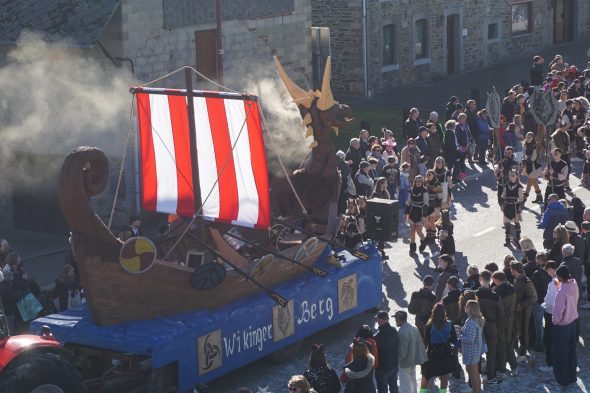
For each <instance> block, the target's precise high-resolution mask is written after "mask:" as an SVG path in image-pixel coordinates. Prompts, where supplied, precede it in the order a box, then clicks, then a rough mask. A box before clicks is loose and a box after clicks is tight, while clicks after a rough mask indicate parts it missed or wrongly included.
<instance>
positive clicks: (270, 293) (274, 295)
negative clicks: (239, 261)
mask: <svg viewBox="0 0 590 393" xmlns="http://www.w3.org/2000/svg"><path fill="white" fill-rule="evenodd" d="M187 235H189V236H190V237H191V238H192V239H193V240H195V241H196V242H198V243H199V244H200V245H201V246H203V248H205V249H206V250H207V251H209V252H211V253H212V254H214V255H215V256H216V257H217V258H219V259H221V260H222V261H224V262H225V263H227V264H228V265H229V266H231V267H232V268H233V269H234V270H235V271H236V272H238V273H239V274H241V275H242V276H244V277H246V279H247V280H248V281H250V282H252V284H254V285H256V286H257V287H258V288H260V289H262V290H263V291H264V292H265V293H266V294H267V295H268V296H269V297H270V298H271V299H272V300H274V301H275V302H277V304H279V305H280V306H282V307H287V304H288V303H289V302H288V301H287V299H285V298H284V297H282V296H281V295H279V294H278V293H276V292H274V291H272V290H270V289H268V288H266V287H265V286H263V285H262V284H261V283H259V282H258V281H256V280H255V279H253V278H252V277H250V275H249V274H248V273H246V272H245V271H243V270H240V268H238V267H237V266H236V265H235V264H233V263H231V262H230V261H228V260H227V259H226V258H224V257H223V256H222V255H221V254H220V253H218V252H217V250H215V249H214V248H212V247H210V246H209V245H207V244H205V242H204V241H202V240H200V239H198V238H197V237H196V236H192V235H190V234H187Z"/></svg>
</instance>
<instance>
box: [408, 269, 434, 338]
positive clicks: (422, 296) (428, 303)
mask: <svg viewBox="0 0 590 393" xmlns="http://www.w3.org/2000/svg"><path fill="white" fill-rule="evenodd" d="M422 285H423V287H422V288H420V290H418V291H416V292H412V296H411V297H410V304H409V305H408V312H409V313H410V314H413V315H415V316H416V327H417V328H418V331H419V332H420V337H424V329H425V328H426V322H428V318H430V314H431V313H432V307H433V306H434V304H435V303H436V297H435V296H434V293H433V292H432V287H433V285H434V278H432V276H431V275H427V276H425V277H424V279H422Z"/></svg>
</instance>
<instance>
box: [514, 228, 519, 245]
mask: <svg viewBox="0 0 590 393" xmlns="http://www.w3.org/2000/svg"><path fill="white" fill-rule="evenodd" d="M514 244H515V246H516V248H518V249H519V250H520V223H518V222H517V223H516V224H514Z"/></svg>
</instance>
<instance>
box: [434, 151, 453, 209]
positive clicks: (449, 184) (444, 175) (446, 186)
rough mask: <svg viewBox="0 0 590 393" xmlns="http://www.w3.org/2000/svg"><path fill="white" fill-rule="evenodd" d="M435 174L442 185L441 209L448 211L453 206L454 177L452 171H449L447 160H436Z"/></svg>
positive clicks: (438, 158) (439, 158)
mask: <svg viewBox="0 0 590 393" xmlns="http://www.w3.org/2000/svg"><path fill="white" fill-rule="evenodd" d="M433 169H434V174H435V175H436V178H437V179H438V182H439V183H440V185H441V191H440V195H439V198H440V200H441V207H442V208H443V209H448V208H449V207H450V206H451V189H452V188H453V175H452V173H451V171H450V170H448V169H447V164H446V163H445V159H444V158H442V157H437V158H436V160H434V168H433Z"/></svg>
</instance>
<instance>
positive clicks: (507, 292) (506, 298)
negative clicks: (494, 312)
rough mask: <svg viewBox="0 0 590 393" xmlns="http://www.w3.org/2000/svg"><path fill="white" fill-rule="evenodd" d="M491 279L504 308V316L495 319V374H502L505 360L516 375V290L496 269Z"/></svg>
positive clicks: (504, 371) (504, 372) (504, 369)
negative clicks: (496, 339)
mask: <svg viewBox="0 0 590 393" xmlns="http://www.w3.org/2000/svg"><path fill="white" fill-rule="evenodd" d="M492 280H493V281H494V284H495V287H494V292H496V293H497V294H498V296H499V297H500V302H501V303H502V308H503V309H504V318H500V319H497V320H496V329H497V331H498V344H497V345H496V370H497V373H496V374H497V375H501V376H504V375H505V374H506V373H507V371H506V361H508V363H509V364H510V370H511V371H512V374H513V375H516V367H517V364H516V356H515V354H514V347H515V344H516V334H515V331H514V310H515V308H516V292H515V291H514V287H513V286H512V284H510V283H509V282H508V280H507V279H506V274H505V273H504V272H502V271H497V272H494V273H493V274H492Z"/></svg>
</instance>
